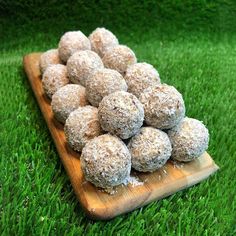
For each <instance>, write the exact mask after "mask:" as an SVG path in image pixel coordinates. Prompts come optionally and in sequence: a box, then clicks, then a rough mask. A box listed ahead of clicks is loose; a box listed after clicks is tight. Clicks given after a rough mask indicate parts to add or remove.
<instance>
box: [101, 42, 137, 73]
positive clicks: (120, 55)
mask: <svg viewBox="0 0 236 236" xmlns="http://www.w3.org/2000/svg"><path fill="white" fill-rule="evenodd" d="M102 61H103V63H104V66H105V67H107V68H110V69H114V70H117V71H118V72H120V73H121V74H122V75H124V74H125V72H126V70H127V67H128V66H130V65H133V64H134V63H136V62H137V59H136V56H135V54H134V52H133V51H132V50H131V49H130V48H128V47H127V46H124V45H118V46H115V47H113V48H112V49H111V50H109V51H107V52H106V53H105V55H104V57H103V58H102Z"/></svg>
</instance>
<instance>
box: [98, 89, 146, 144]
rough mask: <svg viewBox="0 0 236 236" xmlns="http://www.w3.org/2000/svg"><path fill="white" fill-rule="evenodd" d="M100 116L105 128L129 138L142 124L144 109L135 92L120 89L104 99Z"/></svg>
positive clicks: (99, 111)
mask: <svg viewBox="0 0 236 236" xmlns="http://www.w3.org/2000/svg"><path fill="white" fill-rule="evenodd" d="M98 117H99V121H100V124H101V126H102V128H103V130H105V131H108V132H110V133H111V134H115V135H117V136H119V137H120V138H122V139H127V138H130V137H131V136H133V135H135V134H136V133H137V132H138V131H139V129H140V127H141V126H142V124H143V120H144V110H143V106H142V104H141V103H140V101H139V100H138V99H137V98H136V97H135V96H134V95H133V94H131V93H127V92H124V91H118V92H114V93H112V94H110V95H108V96H106V97H104V98H103V99H102V101H101V102H100V104H99V107H98Z"/></svg>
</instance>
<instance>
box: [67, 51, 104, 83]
mask: <svg viewBox="0 0 236 236" xmlns="http://www.w3.org/2000/svg"><path fill="white" fill-rule="evenodd" d="M103 67H104V66H103V63H102V60H101V58H100V57H99V56H98V54H97V53H95V52H93V51H89V50H85V51H78V52H76V53H74V54H73V55H72V56H71V57H70V58H69V60H68V61H67V70H68V75H69V78H70V80H71V82H72V83H75V84H79V83H80V84H81V85H83V86H86V80H87V79H88V78H89V77H90V76H91V75H92V74H93V73H94V72H95V71H97V70H99V69H102V68H103Z"/></svg>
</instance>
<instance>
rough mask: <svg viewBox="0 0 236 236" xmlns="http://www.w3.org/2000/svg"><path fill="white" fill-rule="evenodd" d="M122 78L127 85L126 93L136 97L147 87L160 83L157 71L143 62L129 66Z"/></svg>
mask: <svg viewBox="0 0 236 236" xmlns="http://www.w3.org/2000/svg"><path fill="white" fill-rule="evenodd" d="M124 78H125V81H126V83H127V85H128V92H130V93H133V94H134V95H135V96H136V97H139V96H140V94H141V93H142V92H143V91H144V90H145V89H147V88H148V87H150V86H154V85H155V84H160V82H161V81H160V76H159V73H158V72H157V70H156V69H155V68H154V67H153V66H152V65H150V64H148V63H145V62H140V63H136V64H133V65H131V66H129V67H128V69H127V71H126V74H125V77H124Z"/></svg>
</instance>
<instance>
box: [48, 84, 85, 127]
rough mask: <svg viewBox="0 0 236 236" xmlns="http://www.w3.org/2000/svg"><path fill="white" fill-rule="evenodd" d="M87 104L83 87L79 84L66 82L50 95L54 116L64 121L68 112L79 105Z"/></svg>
mask: <svg viewBox="0 0 236 236" xmlns="http://www.w3.org/2000/svg"><path fill="white" fill-rule="evenodd" d="M86 105H88V102H87V99H86V94H85V88H84V87H83V86H81V85H79V84H67V85H66V86H64V87H62V88H60V89H58V90H57V91H56V93H54V94H53V96H52V102H51V106H52V111H53V114H54V116H55V118H56V119H57V120H58V121H60V122H62V123H65V121H66V119H67V118H68V116H69V115H70V113H71V112H72V111H74V110H76V109H77V108H79V107H81V106H86Z"/></svg>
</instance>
